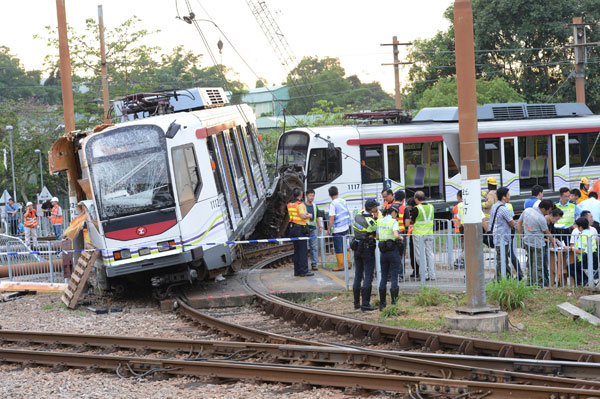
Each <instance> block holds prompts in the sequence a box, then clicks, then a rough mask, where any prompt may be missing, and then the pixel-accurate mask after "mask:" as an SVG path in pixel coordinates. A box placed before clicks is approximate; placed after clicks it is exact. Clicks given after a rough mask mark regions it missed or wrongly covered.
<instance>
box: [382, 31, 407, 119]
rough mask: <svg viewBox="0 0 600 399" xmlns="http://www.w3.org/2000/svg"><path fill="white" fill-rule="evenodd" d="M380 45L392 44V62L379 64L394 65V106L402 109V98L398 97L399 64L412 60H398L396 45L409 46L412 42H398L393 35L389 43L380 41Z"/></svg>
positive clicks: (405, 63) (398, 52) (396, 37)
mask: <svg viewBox="0 0 600 399" xmlns="http://www.w3.org/2000/svg"><path fill="white" fill-rule="evenodd" d="M381 45H382V46H393V47H392V49H393V51H394V62H393V63H391V64H389V63H387V64H381V65H384V66H385V65H393V66H394V83H395V89H396V93H395V100H396V108H397V109H402V98H401V97H400V65H408V64H412V62H400V59H399V58H398V54H400V51H399V50H398V46H411V45H412V43H400V42H399V41H398V36H394V37H393V38H392V42H391V43H382V44H381Z"/></svg>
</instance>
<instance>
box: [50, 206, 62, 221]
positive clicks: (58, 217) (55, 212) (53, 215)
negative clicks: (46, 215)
mask: <svg viewBox="0 0 600 399" xmlns="http://www.w3.org/2000/svg"><path fill="white" fill-rule="evenodd" d="M59 212H60V206H58V205H56V206H55V207H54V208H52V212H50V222H51V223H52V224H63V216H62V214H59Z"/></svg>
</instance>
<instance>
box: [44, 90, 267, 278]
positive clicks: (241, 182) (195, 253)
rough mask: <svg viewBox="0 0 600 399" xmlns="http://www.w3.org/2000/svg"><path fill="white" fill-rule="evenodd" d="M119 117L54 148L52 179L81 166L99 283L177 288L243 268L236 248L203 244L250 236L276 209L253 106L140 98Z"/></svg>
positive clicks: (179, 95)
mask: <svg viewBox="0 0 600 399" xmlns="http://www.w3.org/2000/svg"><path fill="white" fill-rule="evenodd" d="M115 109H116V110H117V114H120V115H121V117H122V119H124V120H126V121H125V122H123V123H118V124H116V125H110V126H102V127H101V128H100V129H96V131H88V132H72V133H69V134H67V135H65V137H62V138H61V139H59V140H58V141H57V142H56V143H55V144H54V146H53V148H52V150H51V169H52V171H53V172H56V171H59V170H67V169H68V159H67V158H68V155H69V153H70V152H71V153H72V154H73V157H74V158H75V162H76V166H77V180H76V183H77V184H78V186H79V187H80V188H81V190H82V191H83V193H84V194H85V197H86V198H85V200H83V201H82V202H81V204H83V205H85V207H86V208H87V215H88V216H87V227H88V231H89V236H90V239H91V241H92V244H93V245H94V246H95V247H96V248H102V249H103V251H102V258H103V259H102V262H99V263H97V268H98V269H99V272H100V275H101V276H104V277H106V278H107V281H108V282H109V283H111V282H112V284H113V286H117V284H122V282H123V280H124V279H123V277H131V276H134V278H136V279H137V278H138V277H139V276H140V273H143V274H145V275H146V276H148V277H153V278H156V276H159V275H161V273H162V276H161V277H160V278H159V280H158V281H153V283H154V282H156V283H157V285H160V282H161V281H162V282H163V283H165V284H167V285H168V284H169V283H173V282H176V281H182V280H183V281H185V280H189V279H190V278H191V277H194V276H195V275H198V277H200V278H203V277H207V276H209V275H211V276H214V275H216V274H217V273H220V272H223V271H224V270H225V269H227V268H234V269H236V265H237V263H239V260H240V253H239V251H238V250H237V249H236V247H235V246H233V245H209V246H207V245H204V244H206V243H215V242H216V243H219V242H221V243H222V242H225V241H231V240H236V239H244V238H247V237H249V236H250V234H252V232H253V231H254V229H255V227H256V226H257V224H258V222H259V221H260V220H261V219H262V218H263V214H264V212H265V209H266V208H267V201H268V187H267V186H268V176H267V170H266V167H265V163H264V159H263V153H262V148H261V145H260V143H259V136H258V134H257V130H256V126H255V116H254V113H253V111H252V110H251V108H250V107H248V106H247V105H229V104H228V100H227V97H226V96H225V93H224V91H223V90H222V89H220V88H210V89H190V90H179V91H175V92H171V93H146V94H140V95H133V96H129V97H127V98H125V99H124V100H123V101H120V102H117V103H115ZM73 181H74V179H73V178H72V176H70V184H73ZM165 273H168V274H165ZM161 279H162V280H161Z"/></svg>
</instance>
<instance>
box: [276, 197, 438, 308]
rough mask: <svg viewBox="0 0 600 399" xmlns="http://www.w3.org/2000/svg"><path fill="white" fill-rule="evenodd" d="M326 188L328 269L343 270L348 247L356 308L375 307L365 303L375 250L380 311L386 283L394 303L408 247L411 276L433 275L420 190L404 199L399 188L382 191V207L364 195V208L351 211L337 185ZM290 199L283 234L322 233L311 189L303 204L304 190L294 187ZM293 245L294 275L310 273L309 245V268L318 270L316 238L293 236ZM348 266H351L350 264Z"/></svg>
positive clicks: (429, 219)
mask: <svg viewBox="0 0 600 399" xmlns="http://www.w3.org/2000/svg"><path fill="white" fill-rule="evenodd" d="M328 192H329V197H330V198H331V202H330V205H329V223H328V228H329V230H328V234H329V235H330V236H332V238H333V239H332V241H333V247H334V251H335V256H336V263H337V264H336V266H335V267H334V268H333V269H332V270H333V271H342V270H344V263H345V262H344V259H347V260H350V257H351V256H352V255H351V252H350V250H352V251H353V254H354V265H355V267H356V269H355V272H354V283H353V287H352V289H353V293H354V307H355V308H356V309H362V310H363V311H371V310H375V308H374V307H372V306H371V305H370V298H371V290H372V288H371V286H372V283H373V275H374V270H375V249H376V248H379V252H380V258H379V262H380V270H381V279H380V284H379V287H378V290H379V296H380V303H379V309H380V310H381V309H383V308H385V307H386V303H387V299H386V294H387V284H388V281H389V282H390V299H391V303H392V304H395V303H396V301H397V300H398V292H399V287H398V281H399V280H402V279H403V278H404V276H405V273H406V268H405V264H404V261H405V252H406V250H407V248H408V251H410V255H411V256H410V259H411V262H412V264H411V266H412V275H411V277H414V278H420V273H424V275H425V276H424V277H425V279H426V280H435V279H436V273H435V262H434V254H433V230H434V217H435V211H434V208H433V205H431V204H429V203H427V201H426V197H425V194H424V193H423V192H422V191H417V192H416V193H415V195H414V197H412V198H410V199H408V201H406V194H405V193H404V192H403V191H397V192H396V193H394V192H393V191H392V190H391V189H385V190H383V192H382V193H381V194H382V197H383V199H384V203H383V205H382V207H381V209H380V204H379V203H378V202H377V201H376V200H375V199H369V200H367V201H366V202H365V205H364V208H363V209H362V210H360V211H359V212H358V213H356V214H354V215H352V214H351V212H350V211H349V209H348V205H347V203H346V201H345V200H344V199H342V198H340V197H339V191H338V189H337V187H335V186H332V187H330V188H329V190H328ZM293 197H294V200H293V201H291V202H289V203H288V204H287V209H288V214H289V225H288V236H289V237H292V238H294V237H307V236H308V237H316V236H317V231H318V232H322V231H323V227H322V225H321V221H320V220H319V219H320V218H322V217H323V214H322V211H320V210H319V209H318V208H317V206H316V205H315V204H314V202H313V201H314V191H313V190H308V191H307V193H306V201H305V202H303V201H302V199H303V193H302V190H300V189H299V188H296V189H294V191H293ZM351 230H352V231H351ZM351 233H353V234H352V235H353V238H352V241H351V243H350V245H349V246H350V248H347V246H346V245H345V243H347V241H345V240H346V236H348V235H350V234H351ZM419 240H420V241H419ZM307 241H308V242H307ZM293 244H294V276H298V277H309V276H313V275H314V273H313V272H312V271H310V270H309V269H308V259H309V255H308V248H309V247H310V249H311V251H310V261H311V269H312V270H317V239H316V238H311V239H309V240H293ZM348 265H349V266H348V267H350V268H351V263H350V262H348ZM361 298H362V301H361Z"/></svg>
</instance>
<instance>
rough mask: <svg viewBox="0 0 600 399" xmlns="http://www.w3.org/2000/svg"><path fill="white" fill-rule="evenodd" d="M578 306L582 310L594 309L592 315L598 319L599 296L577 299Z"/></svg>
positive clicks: (599, 312)
mask: <svg viewBox="0 0 600 399" xmlns="http://www.w3.org/2000/svg"><path fill="white" fill-rule="evenodd" d="M579 305H580V306H581V308H583V309H590V310H591V309H594V310H593V312H592V313H594V315H595V316H596V317H600V295H586V296H582V297H581V298H579Z"/></svg>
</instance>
